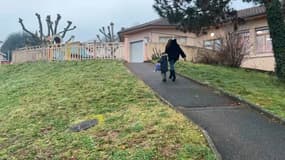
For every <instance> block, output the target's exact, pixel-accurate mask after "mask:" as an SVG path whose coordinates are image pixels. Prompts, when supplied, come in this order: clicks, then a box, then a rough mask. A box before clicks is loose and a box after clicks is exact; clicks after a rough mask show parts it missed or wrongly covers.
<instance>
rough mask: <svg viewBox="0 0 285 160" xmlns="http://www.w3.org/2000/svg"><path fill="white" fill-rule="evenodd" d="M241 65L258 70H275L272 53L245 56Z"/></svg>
mask: <svg viewBox="0 0 285 160" xmlns="http://www.w3.org/2000/svg"><path fill="white" fill-rule="evenodd" d="M241 66H242V67H243V68H251V69H258V70H264V71H274V70H275V58H274V56H273V54H268V55H255V56H247V57H245V58H244V60H243V62H242V65H241Z"/></svg>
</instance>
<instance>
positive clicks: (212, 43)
mask: <svg viewBox="0 0 285 160" xmlns="http://www.w3.org/2000/svg"><path fill="white" fill-rule="evenodd" d="M203 45H204V48H207V49H213V50H219V49H220V48H221V45H222V39H212V40H206V41H204V44H203Z"/></svg>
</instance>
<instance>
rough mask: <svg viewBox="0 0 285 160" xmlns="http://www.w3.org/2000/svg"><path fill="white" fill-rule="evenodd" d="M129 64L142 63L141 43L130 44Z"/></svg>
mask: <svg viewBox="0 0 285 160" xmlns="http://www.w3.org/2000/svg"><path fill="white" fill-rule="evenodd" d="M130 47H131V57H130V58H131V62H133V63H142V62H143V61H144V55H143V41H136V42H131V44H130Z"/></svg>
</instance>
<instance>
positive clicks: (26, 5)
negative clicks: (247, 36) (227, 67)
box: [0, 0, 252, 41]
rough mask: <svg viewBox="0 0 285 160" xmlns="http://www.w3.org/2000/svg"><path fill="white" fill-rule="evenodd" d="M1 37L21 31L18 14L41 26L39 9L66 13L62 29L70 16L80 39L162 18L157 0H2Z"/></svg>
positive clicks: (32, 25) (30, 24)
mask: <svg viewBox="0 0 285 160" xmlns="http://www.w3.org/2000/svg"><path fill="white" fill-rule="evenodd" d="M0 1H1V3H0V23H1V30H0V40H5V39H6V38H7V36H8V35H9V34H10V33H13V32H18V31H21V27H20V24H19V23H18V18H19V17H21V18H22V19H23V20H24V24H25V25H26V27H27V28H28V29H30V30H32V31H35V30H36V29H38V27H37V25H38V23H37V19H36V16H35V15H34V14H35V13H36V12H37V13H40V14H41V15H42V19H43V21H44V23H43V25H44V28H46V26H45V25H46V23H45V17H46V15H52V18H53V19H55V18H56V14H57V13H60V14H61V15H62V20H61V25H60V26H59V27H60V28H59V30H62V29H63V28H64V27H65V23H66V21H67V20H71V21H72V22H73V23H74V25H76V26H77V29H76V30H75V31H72V33H69V34H68V37H70V36H71V35H75V37H76V40H81V41H87V40H92V39H95V38H96V34H98V29H99V28H100V27H102V26H106V25H108V24H109V23H110V22H114V23H115V27H116V31H118V30H120V29H121V27H130V26H133V25H137V24H140V23H144V22H147V21H150V20H153V19H156V18H158V15H157V14H156V13H155V11H154V10H153V8H152V5H153V3H154V0H0ZM251 6H252V4H248V3H242V2H241V0H236V1H234V3H233V7H234V8H236V9H242V8H248V7H251ZM45 33H46V32H45Z"/></svg>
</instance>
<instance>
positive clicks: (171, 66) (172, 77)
mask: <svg viewBox="0 0 285 160" xmlns="http://www.w3.org/2000/svg"><path fill="white" fill-rule="evenodd" d="M174 65H175V60H169V66H170V75H169V79H172V81H173V82H174V81H175V80H176V75H175V69H174Z"/></svg>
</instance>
